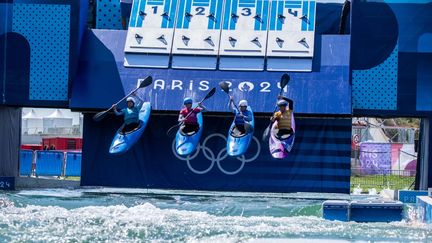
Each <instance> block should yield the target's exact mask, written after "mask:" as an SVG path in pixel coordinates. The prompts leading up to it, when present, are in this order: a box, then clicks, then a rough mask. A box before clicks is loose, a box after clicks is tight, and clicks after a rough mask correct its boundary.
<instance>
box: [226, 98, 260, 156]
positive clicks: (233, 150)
mask: <svg viewBox="0 0 432 243" xmlns="http://www.w3.org/2000/svg"><path fill="white" fill-rule="evenodd" d="M247 109H248V111H249V112H250V113H251V114H252V120H251V121H250V122H248V123H249V125H250V126H249V127H248V126H246V133H244V134H239V133H240V132H239V131H238V130H237V129H235V124H234V121H233V122H232V124H231V127H230V129H229V131H228V136H227V147H226V149H227V154H228V155H230V156H241V155H243V154H244V153H246V150H247V149H248V147H249V144H250V142H251V141H252V138H253V128H254V126H255V119H254V116H253V112H252V109H251V108H250V106H248V108H247Z"/></svg>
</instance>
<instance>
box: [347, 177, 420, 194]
mask: <svg viewBox="0 0 432 243" xmlns="http://www.w3.org/2000/svg"><path fill="white" fill-rule="evenodd" d="M414 180H415V176H399V175H365V176H359V175H354V176H351V192H352V191H353V190H354V188H357V186H360V188H362V189H363V192H366V193H367V191H368V189H371V188H375V189H376V190H377V192H379V191H381V190H383V189H387V188H390V189H392V190H402V189H413V183H414Z"/></svg>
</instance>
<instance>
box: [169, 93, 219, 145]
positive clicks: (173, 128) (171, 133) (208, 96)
mask: <svg viewBox="0 0 432 243" xmlns="http://www.w3.org/2000/svg"><path fill="white" fill-rule="evenodd" d="M215 92H216V88H212V89H211V90H210V91H209V92H208V93H207V95H206V96H205V97H204V98H203V99H202V100H201V101H200V102H199V103H202V102H204V101H205V100H206V99H208V98H210V97H212V96H213V95H214V93H215ZM196 108H198V106H196V107H195V108H193V109H192V111H191V112H189V114H187V116H186V117H185V118H184V120H186V118H188V117H189V116H190V115H191V114H192V113H193V112H194V110H195V109H196ZM182 124H183V122H179V123H178V124H176V125H174V126H172V127H170V129H168V131H167V133H166V134H167V135H168V136H169V137H172V135H173V134H174V133H173V131H175V130H176V129H175V128H177V127H179V126H181V125H182Z"/></svg>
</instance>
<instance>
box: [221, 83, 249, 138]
mask: <svg viewBox="0 0 432 243" xmlns="http://www.w3.org/2000/svg"><path fill="white" fill-rule="evenodd" d="M219 86H220V87H221V89H222V90H223V91H224V92H225V93H226V94H227V95H229V96H230V97H231V95H230V94H229V84H228V83H227V82H225V81H222V82H220V83H219ZM233 105H234V108H235V109H236V110H237V112H238V114H241V112H240V109H239V108H238V107H237V105H236V104H235V102H234V101H233ZM242 118H243V121H244V126H245V130H246V131H249V129H250V124H249V123H247V122H246V121H245V120H244V117H242Z"/></svg>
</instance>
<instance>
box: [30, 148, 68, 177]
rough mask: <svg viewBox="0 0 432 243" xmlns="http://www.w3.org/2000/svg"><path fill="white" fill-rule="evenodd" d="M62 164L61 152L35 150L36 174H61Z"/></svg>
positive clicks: (62, 156) (62, 155) (62, 154)
mask: <svg viewBox="0 0 432 243" xmlns="http://www.w3.org/2000/svg"><path fill="white" fill-rule="evenodd" d="M63 164H64V153H63V152H60V151H36V169H35V174H36V176H61V175H62V171H63Z"/></svg>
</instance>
